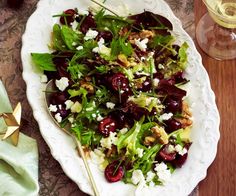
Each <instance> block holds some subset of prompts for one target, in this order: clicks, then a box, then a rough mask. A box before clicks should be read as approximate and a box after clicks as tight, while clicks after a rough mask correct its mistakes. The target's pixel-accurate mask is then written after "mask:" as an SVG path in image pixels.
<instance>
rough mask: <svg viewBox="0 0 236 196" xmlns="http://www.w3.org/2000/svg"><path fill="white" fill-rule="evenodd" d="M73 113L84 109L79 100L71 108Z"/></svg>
mask: <svg viewBox="0 0 236 196" xmlns="http://www.w3.org/2000/svg"><path fill="white" fill-rule="evenodd" d="M70 110H71V112H72V113H80V112H81V110H82V105H81V103H79V102H78V101H76V102H75V103H74V104H73V105H72V106H71V108H70Z"/></svg>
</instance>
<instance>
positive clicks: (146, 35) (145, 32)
mask: <svg viewBox="0 0 236 196" xmlns="http://www.w3.org/2000/svg"><path fill="white" fill-rule="evenodd" d="M153 37H154V33H153V32H152V31H149V30H143V31H141V32H140V38H141V39H145V38H153Z"/></svg>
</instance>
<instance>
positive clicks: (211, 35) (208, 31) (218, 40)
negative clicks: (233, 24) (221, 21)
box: [196, 13, 236, 60]
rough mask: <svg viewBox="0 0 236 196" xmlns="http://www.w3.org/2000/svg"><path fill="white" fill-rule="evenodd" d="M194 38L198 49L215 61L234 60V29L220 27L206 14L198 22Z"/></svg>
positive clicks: (235, 33)
mask: <svg viewBox="0 0 236 196" xmlns="http://www.w3.org/2000/svg"><path fill="white" fill-rule="evenodd" d="M196 38H197V42H198V44H199V46H200V48H201V49H202V50H203V51H204V52H205V53H206V54H208V55H209V56H210V57H212V58H214V59H217V60H226V59H235V58H236V29H228V28H225V27H221V26H220V25H218V24H217V23H215V22H214V21H213V20H212V19H211V17H210V15H209V14H208V13H206V14H205V15H204V16H203V17H202V18H201V19H200V21H199V22H198V24H197V28H196Z"/></svg>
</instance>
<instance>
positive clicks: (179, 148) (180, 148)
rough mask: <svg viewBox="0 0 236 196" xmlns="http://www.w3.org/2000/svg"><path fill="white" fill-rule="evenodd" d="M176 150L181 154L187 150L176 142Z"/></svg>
mask: <svg viewBox="0 0 236 196" xmlns="http://www.w3.org/2000/svg"><path fill="white" fill-rule="evenodd" d="M175 150H176V152H178V153H179V154H180V155H181V156H183V155H185V154H186V153H187V152H188V151H187V149H186V148H183V147H182V146H181V145H179V144H177V145H176V146H175Z"/></svg>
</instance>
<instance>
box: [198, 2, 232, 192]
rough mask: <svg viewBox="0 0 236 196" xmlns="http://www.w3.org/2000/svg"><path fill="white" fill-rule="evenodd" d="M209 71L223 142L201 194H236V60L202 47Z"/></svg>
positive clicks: (200, 10) (201, 11) (200, 6)
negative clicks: (222, 58) (215, 56)
mask: <svg viewBox="0 0 236 196" xmlns="http://www.w3.org/2000/svg"><path fill="white" fill-rule="evenodd" d="M194 9H195V24H197V22H198V21H199V19H200V18H201V16H202V15H203V14H204V13H205V12H206V8H205V6H204V4H203V3H202V1H201V0H195V8H194ZM198 51H199V52H200V53H201V55H202V59H203V64H204V66H205V68H206V70H207V72H208V74H209V77H210V80H211V85H212V89H213V91H214V92H215V95H216V103H217V106H218V109H219V112H220V117H221V125H220V133H221V137H220V142H219V144H218V151H217V156H216V159H215V161H214V162H213V164H212V165H211V166H210V168H209V169H208V174H207V177H206V178H205V179H204V180H203V181H202V182H200V184H199V195H200V196H234V195H236V155H235V150H236V127H235V123H236V104H235V102H236V89H235V87H236V59H235V60H230V61H217V60H214V59H212V58H210V57H208V56H207V55H206V54H204V53H203V52H202V51H201V50H200V49H199V48H198Z"/></svg>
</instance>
